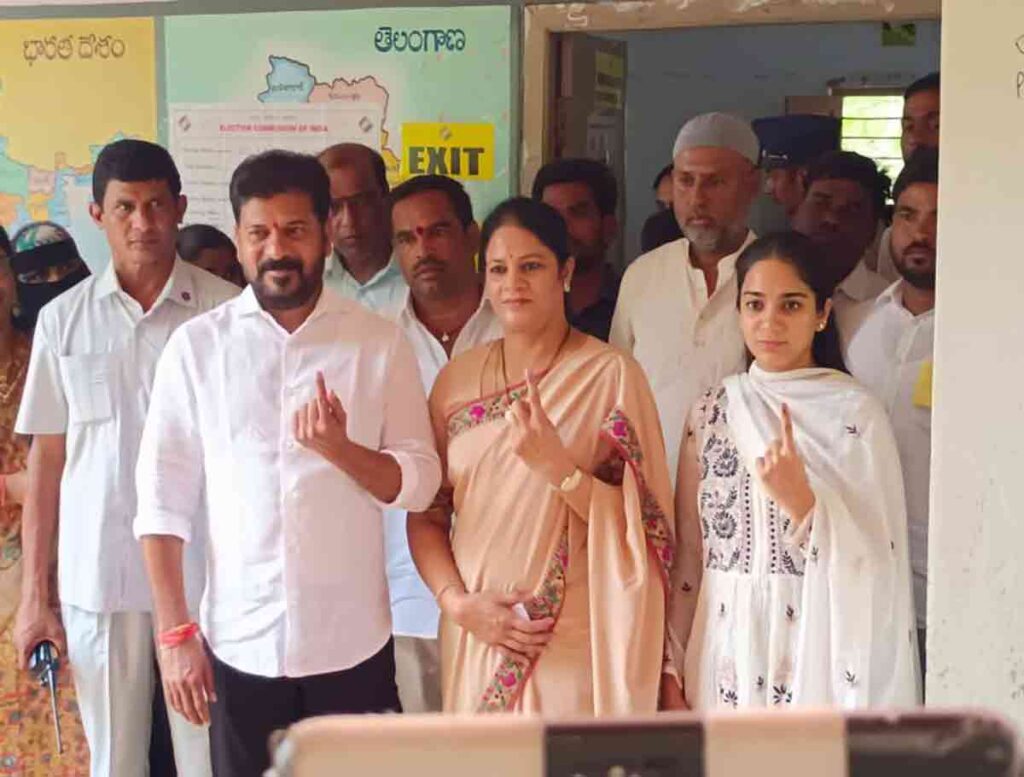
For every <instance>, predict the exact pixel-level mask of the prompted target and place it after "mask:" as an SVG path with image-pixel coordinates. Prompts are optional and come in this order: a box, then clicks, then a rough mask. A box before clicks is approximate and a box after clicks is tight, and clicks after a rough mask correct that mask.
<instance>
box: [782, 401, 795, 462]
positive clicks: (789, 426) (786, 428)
mask: <svg viewBox="0 0 1024 777" xmlns="http://www.w3.org/2000/svg"><path fill="white" fill-rule="evenodd" d="M782 447H783V449H784V450H786V451H789V452H791V453H792V452H793V451H795V450H796V442H795V441H794V439H793V416H792V415H791V414H790V412H789V405H787V404H786V403H785V402H783V403H782Z"/></svg>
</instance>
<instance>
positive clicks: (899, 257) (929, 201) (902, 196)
mask: <svg viewBox="0 0 1024 777" xmlns="http://www.w3.org/2000/svg"><path fill="white" fill-rule="evenodd" d="M893 194H894V196H895V198H896V208H895V212H894V215H893V222H892V232H891V246H892V258H893V263H894V264H895V267H896V270H897V271H898V272H899V274H900V276H901V277H900V280H898V281H896V283H894V284H893V285H892V286H890V287H889V288H888V289H886V290H885V291H884V292H882V294H880V295H879V296H878V298H877V299H874V300H870V301H868V302H864V303H862V304H861V305H859V306H858V307H857V308H855V309H854V311H853V312H852V313H851V316H850V320H849V321H848V322H847V324H846V325H845V326H844V325H843V324H842V323H841V324H840V335H841V337H842V339H843V343H844V356H845V359H846V365H847V367H849V369H850V372H851V373H852V374H853V376H854V377H855V378H857V380H859V381H860V382H861V383H863V384H864V385H865V386H867V387H868V388H870V389H872V390H873V391H874V392H875V394H876V395H877V396H878V398H879V399H881V400H882V402H883V403H884V404H885V406H886V408H887V409H888V411H889V417H890V418H891V420H892V428H893V432H895V434H896V444H897V446H898V447H899V452H900V463H901V464H902V466H903V481H904V490H905V491H906V494H907V524H908V527H909V531H910V562H911V566H912V568H913V573H914V599H915V609H916V612H917V628H918V638H919V646H920V649H921V650H922V655H921V662H922V668H923V667H924V652H923V651H924V647H925V626H926V622H925V613H926V611H927V607H926V592H927V582H928V577H927V575H928V493H929V476H930V471H931V447H932V446H931V442H932V431H931V430H932V422H931V415H932V395H931V383H932V350H933V344H934V339H935V258H936V233H937V230H938V207H939V152H938V150H937V149H935V148H928V147H921V148H918V149H917V150H916V151H914V152H913V154H912V155H911V157H910V159H909V160H908V161H907V164H906V167H904V168H903V172H902V173H900V177H899V178H898V179H897V180H896V185H895V187H893Z"/></svg>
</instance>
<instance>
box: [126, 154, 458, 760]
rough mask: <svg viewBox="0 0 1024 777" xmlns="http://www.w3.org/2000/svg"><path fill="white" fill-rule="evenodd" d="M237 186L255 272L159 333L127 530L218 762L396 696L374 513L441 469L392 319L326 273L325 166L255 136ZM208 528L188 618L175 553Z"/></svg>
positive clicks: (413, 501)
mask: <svg viewBox="0 0 1024 777" xmlns="http://www.w3.org/2000/svg"><path fill="white" fill-rule="evenodd" d="M231 201H232V206H233V208H234V211H235V218H236V221H237V228H236V242H237V243H238V246H239V259H240V261H241V264H242V268H243V270H244V272H245V275H246V278H247V279H248V280H249V283H250V286H249V287H248V288H247V289H246V290H245V291H244V292H243V293H242V295H241V296H240V297H238V299H236V300H234V301H233V302H231V303H229V304H227V305H224V306H223V307H222V308H220V309H219V310H216V311H213V312H212V313H210V314H208V315H205V316H201V317H199V318H197V319H195V320H194V321H192V322H190V324H189V325H188V326H185V327H183V328H182V329H181V330H180V331H179V332H178V333H176V335H175V336H174V337H173V338H172V339H171V341H170V342H169V343H168V346H167V349H166V351H165V353H164V356H163V357H162V359H161V361H160V365H159V367H158V369H157V377H156V381H155V383H154V387H153V398H152V402H151V406H150V414H149V419H148V421H147V423H146V430H145V434H144V436H143V441H142V450H141V452H140V454H139V463H138V470H137V481H138V490H139V509H138V515H137V517H136V520H135V533H136V535H138V536H139V537H140V538H142V544H143V552H144V555H145V558H146V564H147V569H148V572H149V576H150V580H151V583H152V587H153V594H154V601H155V604H156V615H157V635H158V636H157V640H158V643H159V645H160V652H159V657H160V664H161V669H162V672H163V677H164V684H165V687H166V688H167V695H168V698H169V700H170V702H171V705H172V707H174V709H175V710H177V711H179V712H181V713H182V714H184V715H185V716H186V717H187V718H188V719H189V720H192V721H194V722H206V721H207V720H211V723H212V726H211V734H210V736H211V747H212V753H213V764H214V770H215V773H216V774H217V775H218V777H236V776H237V777H241V776H242V775H245V776H246V777H249V776H250V775H257V774H262V772H263V770H264V769H265V768H266V767H267V765H268V760H269V759H268V756H267V739H268V737H269V735H270V734H271V732H273V731H274V730H275V729H278V728H283V727H286V726H288V725H289V724H291V723H294V722H296V721H298V720H300V719H302V718H305V717H309V716H313V715H323V714H329V713H361V712H384V711H387V710H397V709H399V707H400V705H399V700H398V694H397V689H396V687H395V680H394V672H395V665H394V651H393V643H392V637H391V613H390V608H389V606H388V591H387V580H386V578H385V559H384V536H383V526H382V512H383V510H384V509H385V508H393V507H400V508H404V509H410V510H422V509H424V508H425V507H427V506H428V505H429V504H430V502H431V500H432V499H433V497H434V494H435V493H436V491H437V489H438V486H439V484H440V479H441V471H440V462H439V460H438V457H437V454H436V452H435V450H434V444H433V439H432V432H431V428H430V422H429V419H428V416H427V407H426V398H425V396H424V393H423V388H422V386H421V385H420V381H419V375H418V372H417V369H416V359H415V356H414V355H413V353H412V351H411V349H410V348H409V344H408V343H407V342H406V339H405V337H404V335H403V334H402V332H401V331H400V330H399V328H398V327H397V326H395V325H394V324H393V323H391V322H389V321H386V320H385V319H383V318H380V317H378V316H377V315H375V314H373V313H371V312H369V311H368V310H366V309H365V308H363V307H362V306H360V305H358V304H357V303H354V302H352V301H350V300H345V299H342V298H340V297H338V296H336V295H335V294H334V293H333V292H331V291H330V290H328V289H325V288H323V281H322V277H323V262H324V258H323V257H324V254H325V251H324V248H325V246H326V245H327V232H326V221H327V218H328V212H329V209H330V194H329V183H328V180H327V175H326V173H325V172H324V170H323V169H322V168H321V167H320V165H319V164H318V163H317V161H316V160H315V159H314V158H313V157H308V156H303V155H299V154H292V153H289V152H284V151H271V152H266V153H264V154H261V155H258V156H255V157H251V158H249V159H247V160H246V161H245V162H243V163H242V165H240V166H239V168H238V169H237V170H236V171H235V173H234V175H233V177H232V181H231ZM204 495H205V501H206V503H207V505H208V508H207V510H206V512H207V514H208V520H205V521H204V520H203V510H202V504H203V499H204ZM203 534H205V535H206V536H207V538H208V541H207V570H208V577H207V585H206V590H205V592H204V595H203V605H202V611H201V622H202V626H201V627H200V626H199V624H196V623H194V622H192V620H191V618H190V617H189V614H188V610H187V608H186V606H185V596H184V590H183V587H182V584H181V553H182V546H183V544H185V543H188V542H190V541H191V540H192V539H193V538H195V537H199V536H202V535H203ZM204 639H205V642H206V644H207V645H208V646H209V649H210V651H211V655H209V656H208V655H207V653H206V650H205V648H204V644H203V640H204ZM211 701H212V702H213V704H212V705H210V702H211Z"/></svg>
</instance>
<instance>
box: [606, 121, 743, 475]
mask: <svg viewBox="0 0 1024 777" xmlns="http://www.w3.org/2000/svg"><path fill="white" fill-rule="evenodd" d="M759 156H760V146H759V144H758V140H757V136H756V135H755V134H754V131H753V130H752V129H751V127H750V124H749V123H748V122H746V121H744V120H743V119H739V118H737V117H735V116H730V115H729V114H725V113H707V114H704V115H702V116H697V117H696V118H694V119H691V120H690V121H689V122H687V123H686V125H685V126H683V128H682V129H681V130H680V131H679V135H678V136H677V137H676V142H675V146H674V147H673V149H672V158H673V168H674V169H673V171H672V181H673V184H672V185H673V200H672V207H673V210H674V211H675V216H676V220H677V221H678V222H679V227H680V229H681V230H682V232H683V237H682V238H680V239H679V240H676V241H674V242H671V243H667V244H665V245H663V246H660V247H658V248H656V249H654V250H653V251H650V252H648V253H646V254H644V255H643V256H641V257H639V258H638V259H637V260H636V261H635V262H633V263H632V264H631V265H630V266H629V268H628V269H627V270H626V274H625V276H624V277H623V279H622V288H621V290H620V291H619V301H618V305H617V306H616V309H615V316H614V318H613V319H612V330H611V337H610V341H611V343H612V344H613V345H617V346H618V347H620V348H622V349H624V350H626V351H629V352H630V353H632V354H633V356H634V357H636V359H637V361H639V362H640V365H641V366H642V367H643V368H644V370H645V371H646V373H647V378H648V380H649V381H650V383H651V388H652V389H653V391H654V397H655V400H656V401H657V404H658V414H659V416H660V417H661V426H662V431H663V432H664V435H665V445H666V448H667V452H668V457H669V464H670V466H671V468H672V469H671V472H672V474H673V478H674V477H675V472H676V464H677V461H678V456H679V445H680V441H681V439H682V433H683V423H684V420H685V418H686V415H687V413H688V412H689V410H690V408H691V407H692V406H693V404H694V403H695V402H696V401H697V400H698V399H699V398H700V396H701V395H702V394H703V393H704V392H705V391H707V390H708V389H710V388H712V387H714V386H716V385H718V383H719V381H721V380H722V379H723V378H725V377H726V376H728V375H731V374H733V373H736V372H741V371H743V370H744V369H745V368H746V362H745V354H746V351H745V350H744V346H743V337H742V335H741V334H740V328H739V316H738V313H737V309H736V277H735V273H734V269H735V264H736V258H737V257H738V255H739V254H740V252H741V251H742V250H743V249H744V248H746V246H747V245H748V244H749V243H751V242H752V241H753V240H754V233H753V232H751V231H750V229H749V228H748V227H747V218H748V215H749V212H750V207H751V205H752V203H753V202H754V199H755V198H756V197H757V194H758V192H759V191H760V173H759V171H758V168H757V163H758V160H759Z"/></svg>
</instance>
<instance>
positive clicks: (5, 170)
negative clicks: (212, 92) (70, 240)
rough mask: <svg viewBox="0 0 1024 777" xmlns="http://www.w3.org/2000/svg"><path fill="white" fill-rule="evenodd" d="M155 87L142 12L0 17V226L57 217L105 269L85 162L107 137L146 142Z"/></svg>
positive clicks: (151, 134)
mask: <svg viewBox="0 0 1024 777" xmlns="http://www.w3.org/2000/svg"><path fill="white" fill-rule="evenodd" d="M156 92H157V85H156V45H155V40H154V23H153V20H152V19H73V20H72V19H44V20H32V21H0V224H2V225H3V226H4V227H6V228H7V230H8V231H9V232H11V233H12V234H13V231H14V230H16V229H18V228H19V227H20V226H21V225H23V224H25V223H27V222H29V221H44V220H48V221H54V222H57V223H58V224H61V225H62V226H64V227H67V228H68V229H70V230H71V233H72V235H73V236H74V238H75V241H76V242H77V243H78V247H79V250H80V252H81V253H82V256H83V258H85V260H86V262H88V263H89V265H90V266H91V267H92V268H93V270H98V269H100V268H102V267H103V266H105V265H106V263H107V261H108V254H109V251H108V249H107V245H106V241H105V240H104V238H103V235H102V233H100V231H99V230H98V229H96V227H95V226H93V224H92V222H91V221H90V219H89V211H88V206H89V203H90V202H91V200H92V165H93V161H94V160H95V158H96V155H97V154H98V153H99V151H100V149H101V148H103V146H104V145H106V144H107V143H109V142H110V141H112V140H116V139H117V138H121V137H138V138H145V139H148V140H155V139H156V134H157V133H156V129H157V128H156V124H157V96H156Z"/></svg>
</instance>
